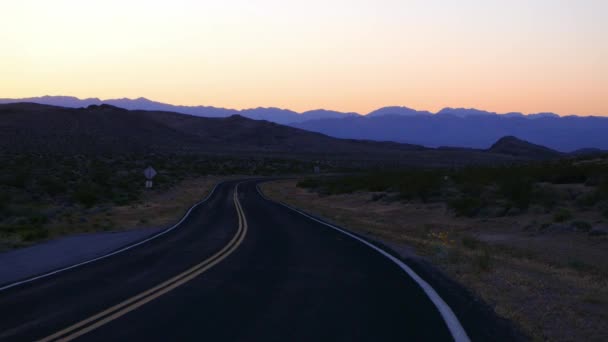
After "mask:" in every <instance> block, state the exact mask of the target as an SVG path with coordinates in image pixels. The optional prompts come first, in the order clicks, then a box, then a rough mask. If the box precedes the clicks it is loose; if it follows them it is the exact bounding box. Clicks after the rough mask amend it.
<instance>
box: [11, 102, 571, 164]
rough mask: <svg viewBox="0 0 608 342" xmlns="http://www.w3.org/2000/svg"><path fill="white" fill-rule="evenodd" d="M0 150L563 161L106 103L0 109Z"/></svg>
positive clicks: (504, 144)
mask: <svg viewBox="0 0 608 342" xmlns="http://www.w3.org/2000/svg"><path fill="white" fill-rule="evenodd" d="M539 151H540V152H542V153H538V152H539ZM0 153H9V154H11V153H34V154H51V155H52V154H61V155H66V154H67V155H79V154H84V155H88V154H95V155H112V154H130V155H131V154H141V153H145V154H149V153H154V154H157V153H161V154H162V153H168V154H206V155H218V156H223V157H230V156H236V157H244V158H252V157H255V158H265V157H280V158H296V159H307V160H323V161H325V162H332V163H337V164H336V165H345V166H349V167H350V166H356V167H359V166H364V165H393V166H395V165H401V166H407V165H416V166H460V165H470V164H505V163H512V162H515V161H522V160H531V159H552V158H558V157H562V156H564V155H563V154H561V153H559V152H557V151H552V150H549V149H546V148H543V147H537V146H534V145H532V144H530V143H528V142H525V141H521V140H519V139H516V138H514V137H507V138H504V139H501V140H500V141H498V142H497V143H496V144H494V145H493V146H492V147H491V148H490V149H484V150H478V149H463V148H442V149H434V148H427V147H424V146H420V145H412V144H403V143H395V142H378V141H366V140H353V139H339V138H334V137H330V136H327V135H324V134H320V133H316V132H309V131H306V130H302V129H299V128H294V127H290V126H285V125H280V124H277V123H274V122H269V121H265V120H252V119H249V118H245V117H243V116H241V115H232V116H229V117H225V118H205V117H197V116H192V115H186V114H180V113H172V112H161V111H143V110H126V109H123V108H119V107H115V106H111V105H107V104H102V105H90V106H88V107H86V108H64V107H56V106H49V105H41V104H34V103H16V104H0Z"/></svg>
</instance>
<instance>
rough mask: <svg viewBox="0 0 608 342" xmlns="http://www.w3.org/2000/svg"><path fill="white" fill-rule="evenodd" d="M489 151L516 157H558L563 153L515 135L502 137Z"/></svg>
mask: <svg viewBox="0 0 608 342" xmlns="http://www.w3.org/2000/svg"><path fill="white" fill-rule="evenodd" d="M488 151H489V152H494V153H500V154H508V155H511V156H516V157H529V158H539V159H551V158H558V157H560V156H561V155H562V153H560V152H557V151H555V150H552V149H550V148H547V147H544V146H540V145H536V144H532V143H530V142H527V141H524V140H521V139H518V138H516V137H513V136H507V137H503V138H500V139H499V140H498V141H497V142H495V143H494V144H493V145H492V146H491V147H490V148H489V149H488Z"/></svg>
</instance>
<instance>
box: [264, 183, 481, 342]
mask: <svg viewBox="0 0 608 342" xmlns="http://www.w3.org/2000/svg"><path fill="white" fill-rule="evenodd" d="M256 188H257V190H258V193H259V194H260V195H261V196H262V198H264V199H265V200H267V201H272V202H275V203H277V204H280V205H282V206H284V207H286V208H288V209H291V210H293V211H295V212H297V213H298V214H300V215H303V216H305V217H307V218H309V219H311V220H313V221H316V222H318V223H321V224H323V225H325V226H328V227H330V228H332V229H334V230H337V231H339V232H340V233H343V234H345V235H348V236H350V237H351V238H353V239H355V240H357V241H359V242H361V243H363V244H365V245H366V246H368V247H370V248H372V249H374V250H376V251H377V252H379V253H380V254H382V255H384V256H385V257H387V258H388V259H390V260H391V261H392V262H394V263H395V264H397V265H398V266H399V267H401V269H402V270H403V271H405V272H406V273H407V274H408V275H409V276H410V277H411V278H412V279H413V280H414V281H415V282H416V283H418V285H419V286H420V287H421V288H422V290H423V291H424V293H426V295H427V296H428V297H429V299H430V300H431V302H433V304H435V307H436V308H437V310H439V313H440V314H441V317H442V318H443V320H444V322H445V323H446V325H447V326H448V330H450V333H451V334H452V337H453V338H454V341H456V342H469V341H470V339H469V336H468V335H467V333H466V331H465V330H464V328H463V327H462V325H461V324H460V321H459V320H458V317H456V315H455V314H454V311H452V309H451V308H450V306H449V305H448V304H447V303H446V302H445V301H444V300H443V299H441V297H440V296H439V294H438V293H437V292H436V291H435V289H433V287H432V286H431V285H430V284H429V283H427V282H426V281H425V280H424V279H422V278H421V277H420V276H419V275H418V274H416V272H414V270H412V269H411V268H410V267H409V266H408V265H406V264H405V263H404V262H403V261H401V260H399V259H398V258H396V257H394V256H393V255H391V254H389V253H388V252H386V251H385V250H383V249H381V248H379V247H378V246H376V245H374V244H372V243H370V242H369V241H366V240H365V239H362V238H360V237H359V236H357V235H355V234H352V233H350V232H348V231H346V230H344V229H342V228H340V227H337V226H334V225H332V224H330V223H327V222H324V221H321V220H319V219H317V218H315V217H313V216H311V215H309V214H307V213H305V212H303V211H301V210H299V209H296V208H294V207H291V206H289V205H287V204H285V203H283V202H279V201H274V200H270V199H269V198H268V197H266V196H265V195H264V194H263V193H262V191H261V190H260V187H259V186H258V185H257V184H256Z"/></svg>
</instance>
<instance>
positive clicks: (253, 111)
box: [0, 96, 359, 124]
mask: <svg viewBox="0 0 608 342" xmlns="http://www.w3.org/2000/svg"><path fill="white" fill-rule="evenodd" d="M18 102H28V103H38V104H44V105H49V106H57V107H69V108H84V107H88V106H90V105H101V104H108V105H112V106H116V107H120V108H124V109H128V110H148V111H164V112H175V113H181V114H189V115H194V116H203V117H210V118H219V117H228V116H231V115H235V114H238V115H241V116H244V117H246V118H249V119H254V120H267V121H272V122H275V123H279V124H292V123H298V122H304V121H307V120H316V119H330V118H341V117H349V116H359V114H357V113H343V112H338V111H331V110H324V109H318V110H311V111H307V112H303V113H298V112H295V111H292V110H288V109H281V108H273V107H269V108H264V107H258V108H250V109H243V110H238V109H230V108H219V107H212V106H179V105H172V104H167V103H162V102H156V101H152V100H148V99H146V98H144V97H140V98H137V99H128V98H122V99H109V100H100V99H98V98H87V99H79V98H77V97H71V96H41V97H30V98H23V99H0V104H8V103H18Z"/></svg>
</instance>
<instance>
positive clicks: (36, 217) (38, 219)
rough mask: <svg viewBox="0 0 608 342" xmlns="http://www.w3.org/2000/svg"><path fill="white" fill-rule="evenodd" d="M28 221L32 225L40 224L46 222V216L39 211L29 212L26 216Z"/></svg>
mask: <svg viewBox="0 0 608 342" xmlns="http://www.w3.org/2000/svg"><path fill="white" fill-rule="evenodd" d="M27 219H28V222H29V223H30V224H31V225H33V226H41V225H43V224H45V223H47V222H48V220H49V219H48V217H47V216H46V215H43V214H41V213H34V212H33V213H30V214H29V215H28V217H27Z"/></svg>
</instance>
